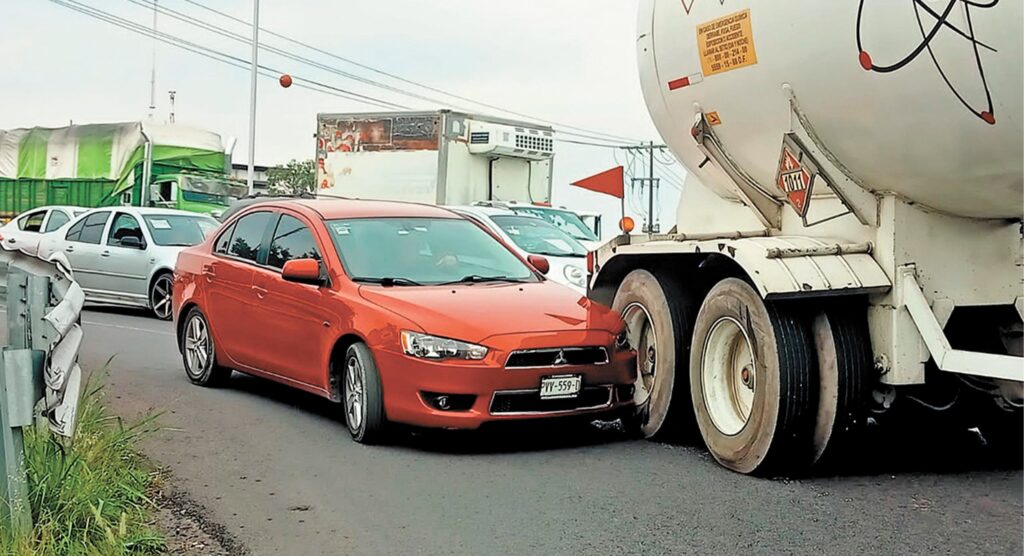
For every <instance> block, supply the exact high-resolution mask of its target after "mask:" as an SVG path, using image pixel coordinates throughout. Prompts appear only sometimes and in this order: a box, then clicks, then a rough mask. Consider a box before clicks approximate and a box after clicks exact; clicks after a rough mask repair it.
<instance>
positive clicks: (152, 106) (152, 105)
mask: <svg viewBox="0 0 1024 556" xmlns="http://www.w3.org/2000/svg"><path fill="white" fill-rule="evenodd" d="M158 2H159V0H153V54H152V60H151V62H152V63H151V65H150V68H149V119H150V120H152V119H153V116H154V113H155V112H156V7H157V3H158Z"/></svg>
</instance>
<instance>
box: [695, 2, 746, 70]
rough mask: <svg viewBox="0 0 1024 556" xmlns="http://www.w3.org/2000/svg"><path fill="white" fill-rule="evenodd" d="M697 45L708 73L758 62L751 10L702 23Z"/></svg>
mask: <svg viewBox="0 0 1024 556" xmlns="http://www.w3.org/2000/svg"><path fill="white" fill-rule="evenodd" d="M697 48H699V49H700V66H701V69H702V70H703V71H704V76H705V77H708V76H711V75H715V74H716V73H722V72H725V71H729V70H734V69H739V68H743V67H746V66H752V65H754V64H756V63H757V52H755V50H754V34H753V32H751V29H750V10H749V9H747V10H743V11H742V12H736V13H734V14H729V15H727V16H725V17H720V18H718V19H713V20H711V21H709V22H707V23H701V24H700V25H698V26H697Z"/></svg>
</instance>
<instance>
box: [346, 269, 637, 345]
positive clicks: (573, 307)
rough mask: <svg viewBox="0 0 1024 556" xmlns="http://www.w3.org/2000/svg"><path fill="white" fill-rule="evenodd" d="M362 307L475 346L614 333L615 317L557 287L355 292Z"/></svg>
mask: <svg viewBox="0 0 1024 556" xmlns="http://www.w3.org/2000/svg"><path fill="white" fill-rule="evenodd" d="M359 293H360V295H361V296H362V297H363V299H366V300H367V301H369V302H371V303H373V304H375V305H378V306H380V307H383V308H385V309H388V310H390V311H393V312H395V313H398V314H400V315H402V316H404V317H406V318H408V319H409V320H411V321H413V322H414V323H416V324H418V325H419V326H420V327H421V328H422V329H423V331H424V332H426V333H428V334H432V335H436V336H443V337H446V338H454V339H458V340H463V341H466V342H474V343H479V342H482V341H484V340H486V339H487V338H489V337H491V336H496V335H501V334H535V333H550V332H562V331H584V330H605V331H608V332H610V333H615V332H617V330H618V328H619V326H620V320H619V317H618V315H616V314H614V313H613V312H612V311H611V310H610V309H608V308H607V307H604V306H602V305H598V304H597V303H594V302H593V301H591V300H589V299H587V298H586V297H584V296H581V295H580V294H579V293H577V292H574V291H572V290H570V289H568V288H566V287H564V286H562V285H559V284H556V283H553V282H549V281H545V282H537V283H528V284H516V283H503V282H495V283H483V284H459V285H454V286H417V287H397V286H396V287H382V286H369V285H364V286H360V288H359Z"/></svg>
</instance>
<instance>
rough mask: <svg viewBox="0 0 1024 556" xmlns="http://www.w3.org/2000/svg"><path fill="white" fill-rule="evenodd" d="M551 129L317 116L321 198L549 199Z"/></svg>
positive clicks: (417, 117) (439, 114) (415, 116)
mask: <svg viewBox="0 0 1024 556" xmlns="http://www.w3.org/2000/svg"><path fill="white" fill-rule="evenodd" d="M553 156H554V132H553V131H552V129H551V128H550V127H544V126H538V125H534V124H529V123H525V122H517V121H513V120H506V119H502V118H495V117H490V116H482V115H475V114H465V113H459V112H451V111H448V110H440V111H436V112H383V113H358V114H318V115H317V156H316V161H317V184H318V190H319V192H320V193H324V194H330V195H337V196H343V197H352V198H360V199H384V200H398V201H412V202H420V203H430V204H439V205H468V204H472V203H474V202H476V201H488V200H489V201H515V202H520V203H531V204H533V203H540V204H544V203H550V202H551V172H552V162H553V161H552V158H553Z"/></svg>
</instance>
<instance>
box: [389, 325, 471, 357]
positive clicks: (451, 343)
mask: <svg viewBox="0 0 1024 556" xmlns="http://www.w3.org/2000/svg"><path fill="white" fill-rule="evenodd" d="M402 351H404V352H405V354H406V355H410V356H412V357H418V358H420V359H473V360H479V359H483V358H484V356H486V355H487V348H485V347H484V346H478V345H476V344H470V343H467V342H460V341H458V340H453V339H451V338H440V337H438V336H431V335H429V334H420V333H419V332H412V331H409V330H403V331H402Z"/></svg>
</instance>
